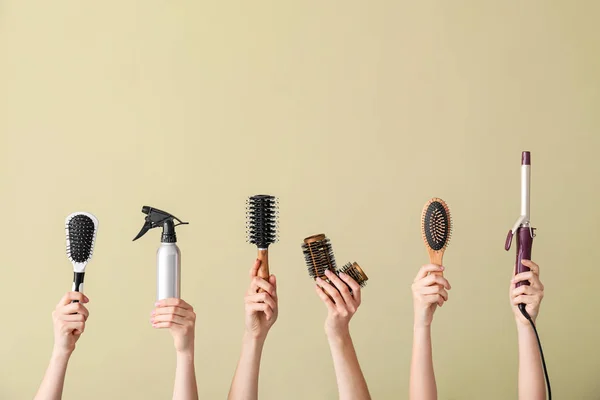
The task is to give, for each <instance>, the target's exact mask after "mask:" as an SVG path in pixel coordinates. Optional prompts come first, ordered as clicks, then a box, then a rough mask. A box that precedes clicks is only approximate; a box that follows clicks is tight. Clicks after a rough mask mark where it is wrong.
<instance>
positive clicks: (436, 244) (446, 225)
mask: <svg viewBox="0 0 600 400" xmlns="http://www.w3.org/2000/svg"><path fill="white" fill-rule="evenodd" d="M421 231H422V235H423V240H424V241H425V244H426V245H427V246H428V247H429V248H431V249H432V250H434V251H440V250H443V249H445V248H446V247H448V244H449V243H450V238H451V237H452V217H451V215H450V209H449V208H448V205H447V204H446V202H444V200H442V199H438V198H434V199H431V200H430V201H429V202H428V203H427V204H426V205H425V207H424V208H423V215H422V217H421Z"/></svg>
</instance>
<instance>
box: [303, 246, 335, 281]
mask: <svg viewBox="0 0 600 400" xmlns="http://www.w3.org/2000/svg"><path fill="white" fill-rule="evenodd" d="M302 253H304V260H305V262H306V267H307V269H308V275H309V276H310V277H311V278H313V279H316V278H322V279H324V280H326V279H327V278H326V277H325V270H327V269H328V270H330V271H332V272H334V271H335V270H336V263H335V256H334V255H333V249H332V247H331V242H330V241H329V239H328V238H327V237H325V235H315V236H311V237H308V238H306V239H304V243H303V244H302Z"/></svg>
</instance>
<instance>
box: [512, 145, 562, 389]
mask: <svg viewBox="0 0 600 400" xmlns="http://www.w3.org/2000/svg"><path fill="white" fill-rule="evenodd" d="M530 187H531V153H530V152H528V151H524V152H523V153H522V154H521V215H520V216H519V218H517V222H515V224H514V225H513V228H512V229H511V230H510V231H508V235H507V236H506V242H505V243H504V249H505V250H506V251H508V250H510V246H511V244H512V239H513V236H515V235H516V236H517V261H516V264H515V275H516V274H520V273H522V272H527V271H529V268H527V267H526V266H525V265H523V260H531V247H532V246H533V238H534V237H535V230H536V228H533V227H532V226H531V220H530V214H529V213H530ZM529 284H530V283H529V282H528V281H525V282H518V283H517V284H516V286H515V287H519V286H522V285H529ZM519 310H520V311H521V314H523V316H524V317H525V318H527V320H528V321H529V322H530V323H531V327H532V328H533V331H534V332H535V337H536V338H537V342H538V346H539V348H540V356H541V358H542V365H543V367H544V376H545V378H546V386H547V388H548V398H549V399H552V391H551V389H550V379H549V378H548V371H547V369H546V360H545V359H544V352H543V350H542V343H541V341H540V337H539V335H538V332H537V328H536V327H535V323H534V322H533V320H532V319H531V316H530V315H529V313H528V312H527V310H526V308H525V304H523V303H521V304H519Z"/></svg>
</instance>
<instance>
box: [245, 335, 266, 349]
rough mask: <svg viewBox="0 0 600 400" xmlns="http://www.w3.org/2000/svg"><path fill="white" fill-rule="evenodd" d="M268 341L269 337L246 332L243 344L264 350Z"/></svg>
mask: <svg viewBox="0 0 600 400" xmlns="http://www.w3.org/2000/svg"><path fill="white" fill-rule="evenodd" d="M266 339H267V335H266V334H265V335H256V334H254V333H249V332H244V337H243V338H242V342H243V344H244V345H246V346H251V347H257V348H262V347H263V345H264V344H265V340H266Z"/></svg>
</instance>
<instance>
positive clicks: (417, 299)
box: [412, 264, 452, 326]
mask: <svg viewBox="0 0 600 400" xmlns="http://www.w3.org/2000/svg"><path fill="white" fill-rule="evenodd" d="M443 270H444V267H443V266H440V265H434V264H427V265H423V266H422V267H421V269H420V270H419V272H418V273H417V276H416V277H415V280H414V281H413V284H412V294H413V307H414V313H415V316H414V318H415V320H414V324H415V326H431V322H432V321H433V313H434V312H435V309H436V308H437V307H438V306H440V307H442V306H443V305H444V303H445V302H446V301H448V290H450V289H451V288H452V287H451V286H450V282H448V281H447V280H446V278H444V277H443V276H441V275H436V274H433V273H432V272H442V271H443Z"/></svg>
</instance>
